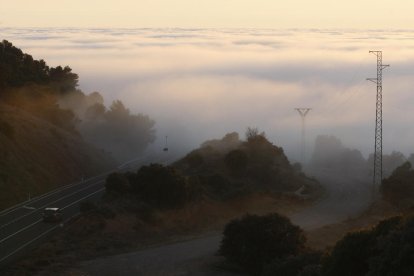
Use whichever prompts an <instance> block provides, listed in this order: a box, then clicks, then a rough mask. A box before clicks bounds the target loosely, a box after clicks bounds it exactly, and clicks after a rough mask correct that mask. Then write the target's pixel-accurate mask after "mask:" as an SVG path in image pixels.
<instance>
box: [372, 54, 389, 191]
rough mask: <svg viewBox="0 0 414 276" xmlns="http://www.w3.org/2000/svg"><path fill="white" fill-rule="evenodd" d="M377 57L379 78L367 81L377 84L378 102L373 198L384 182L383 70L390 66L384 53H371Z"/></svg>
mask: <svg viewBox="0 0 414 276" xmlns="http://www.w3.org/2000/svg"><path fill="white" fill-rule="evenodd" d="M369 52H370V53H372V54H374V55H376V56H377V77H376V78H368V79H367V80H369V81H372V82H374V83H375V84H377V101H376V111H375V151H374V179H373V183H372V197H373V198H375V194H376V190H377V189H378V187H379V186H380V185H381V181H382V70H383V69H384V68H386V67H388V66H389V65H383V64H382V51H369Z"/></svg>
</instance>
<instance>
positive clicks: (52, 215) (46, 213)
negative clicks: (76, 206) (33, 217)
mask: <svg viewBox="0 0 414 276" xmlns="http://www.w3.org/2000/svg"><path fill="white" fill-rule="evenodd" d="M42 217H43V221H44V222H59V221H62V219H63V215H62V210H60V208H55V207H47V208H45V209H43V212H42Z"/></svg>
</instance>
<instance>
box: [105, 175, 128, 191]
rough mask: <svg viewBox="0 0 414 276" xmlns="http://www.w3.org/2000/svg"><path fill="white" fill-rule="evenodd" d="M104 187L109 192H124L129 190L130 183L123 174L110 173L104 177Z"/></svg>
mask: <svg viewBox="0 0 414 276" xmlns="http://www.w3.org/2000/svg"><path fill="white" fill-rule="evenodd" d="M105 189H106V191H107V192H109V193H111V194H118V195H119V194H126V193H127V192H128V191H129V190H130V184H129V181H128V178H127V177H126V176H125V175H124V174H121V173H111V174H110V175H108V177H107V178H106V182H105Z"/></svg>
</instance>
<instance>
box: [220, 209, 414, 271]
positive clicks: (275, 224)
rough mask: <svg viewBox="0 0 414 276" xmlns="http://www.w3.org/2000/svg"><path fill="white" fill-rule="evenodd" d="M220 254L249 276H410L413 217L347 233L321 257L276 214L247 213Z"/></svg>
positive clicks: (413, 262) (412, 268)
mask: <svg viewBox="0 0 414 276" xmlns="http://www.w3.org/2000/svg"><path fill="white" fill-rule="evenodd" d="M220 253H221V254H222V255H224V256H225V257H226V259H227V261H229V262H231V263H234V264H237V265H238V266H239V267H240V268H242V269H243V271H246V272H248V273H249V274H250V275H266V276H267V275H289V276H290V275H292V276H295V275H301V276H304V275H315V276H318V275H319V276H348V275H355V276H363V275H376V276H382V275H384V276H385V275H403V276H405V275H407V276H408V275H412V273H413V271H414V218H413V217H393V218H389V219H387V220H384V221H382V222H380V223H379V224H378V225H376V226H375V227H373V228H372V229H369V230H360V231H357V232H351V233H348V234H347V235H346V236H345V237H344V238H342V239H341V240H340V241H338V242H337V243H336V245H335V246H334V247H333V248H332V249H331V250H329V252H327V253H325V255H323V254H322V253H321V252H316V251H311V250H309V249H306V247H305V237H304V236H303V232H302V230H301V229H300V228H299V227H298V226H295V225H292V224H291V223H290V221H289V220H288V219H287V218H285V217H282V216H280V215H277V214H271V215H267V216H262V217H260V216H250V215H247V216H245V217H243V218H241V219H237V220H233V221H231V222H230V223H229V224H228V225H227V226H226V228H225V230H224V236H223V240H222V245H221V248H220Z"/></svg>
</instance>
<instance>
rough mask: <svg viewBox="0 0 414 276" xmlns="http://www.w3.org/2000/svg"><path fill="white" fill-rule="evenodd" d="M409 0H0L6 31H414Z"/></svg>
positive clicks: (0, 23)
mask: <svg viewBox="0 0 414 276" xmlns="http://www.w3.org/2000/svg"><path fill="white" fill-rule="evenodd" d="M413 10H414V2H413V1H411V0H376V1H374V0H348V1H333V0H312V1H309V0H290V1H286V0H284V1H281V0H209V1H201V0H138V1H137V0H117V1H108V0H88V1H84V0H70V1H68V0H61V1H55V0H53V1H52V0H39V1H27V0H14V1H5V0H0V26H3V27H106V28H108V27H110V28H113V27H118V28H120V27H123V28H125V27H126V28H143V27H148V28H153V27H174V28H176V27H181V28H357V29H367V28H369V29H384V28H387V29H388V28H394V29H410V28H414V17H413V16H412V11H413Z"/></svg>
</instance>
